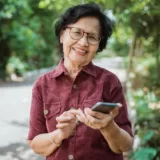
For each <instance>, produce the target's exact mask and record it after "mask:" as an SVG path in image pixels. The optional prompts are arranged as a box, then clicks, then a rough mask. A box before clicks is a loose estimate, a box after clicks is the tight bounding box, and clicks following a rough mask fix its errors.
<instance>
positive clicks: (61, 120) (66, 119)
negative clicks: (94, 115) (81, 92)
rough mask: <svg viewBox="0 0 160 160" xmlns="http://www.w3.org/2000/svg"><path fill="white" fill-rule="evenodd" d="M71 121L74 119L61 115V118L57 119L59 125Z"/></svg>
mask: <svg viewBox="0 0 160 160" xmlns="http://www.w3.org/2000/svg"><path fill="white" fill-rule="evenodd" d="M71 119H72V117H71V116H63V115H61V116H59V117H56V121H57V122H58V123H62V122H67V121H70V120H71Z"/></svg>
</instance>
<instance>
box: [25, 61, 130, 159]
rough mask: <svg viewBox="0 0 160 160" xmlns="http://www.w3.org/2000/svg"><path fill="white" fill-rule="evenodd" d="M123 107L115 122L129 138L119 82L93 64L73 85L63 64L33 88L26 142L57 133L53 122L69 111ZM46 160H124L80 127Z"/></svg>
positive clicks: (96, 134)
mask: <svg viewBox="0 0 160 160" xmlns="http://www.w3.org/2000/svg"><path fill="white" fill-rule="evenodd" d="M98 101H104V102H119V103H122V104H123V107H122V108H121V109H120V112H119V114H118V116H117V117H116V118H115V122H116V123H117V124H118V126H119V127H121V128H123V129H124V130H125V131H127V132H128V133H129V134H130V135H131V136H132V131H131V123H130V121H129V120H128V113H127V106H126V101H125V98H124V95H123V91H122V87H121V84H120V81H119V80H118V78H117V77H116V76H115V75H114V74H113V73H111V72H109V71H107V70H105V69H103V68H100V67H97V66H95V65H93V64H92V63H90V64H88V65H87V66H85V67H84V68H83V69H82V71H81V72H80V73H79V74H78V75H77V77H76V79H75V81H74V82H72V81H71V80H70V79H69V77H68V76H67V71H66V69H65V68H64V65H63V60H61V62H60V63H59V65H58V67H57V68H56V69H55V70H53V71H52V72H49V73H47V74H45V75H43V76H41V77H40V78H39V79H38V80H37V81H36V83H35V85H34V87H33V94H32V104H31V114H30V129H29V134H28V139H29V140H32V139H33V138H34V137H35V136H36V135H38V134H41V133H47V132H51V131H54V130H55V129H56V124H57V122H56V120H55V118H56V117H57V116H59V115H60V114H62V113H63V112H64V111H66V110H69V109H71V108H75V109H78V108H81V109H82V110H84V108H86V107H92V106H93V105H94V104H95V103H96V102H98ZM46 159H47V160H123V156H122V154H116V153H114V152H112V151H111V149H110V148H109V146H108V144H107V142H106V140H105V139H104V137H103V136H102V134H101V133H100V131H99V130H94V129H91V128H89V127H87V126H86V125H84V124H82V123H80V124H78V125H77V127H76V132H75V134H74V136H71V137H70V138H68V139H66V140H64V141H63V143H62V144H61V146H60V147H59V148H58V149H57V150H56V151H54V152H53V153H52V154H51V155H50V156H48V157H47V158H46Z"/></svg>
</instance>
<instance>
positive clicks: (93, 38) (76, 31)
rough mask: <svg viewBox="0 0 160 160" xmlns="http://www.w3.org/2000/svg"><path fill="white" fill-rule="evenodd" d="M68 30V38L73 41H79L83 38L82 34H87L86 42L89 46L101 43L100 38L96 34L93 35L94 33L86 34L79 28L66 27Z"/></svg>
mask: <svg viewBox="0 0 160 160" xmlns="http://www.w3.org/2000/svg"><path fill="white" fill-rule="evenodd" d="M66 28H69V29H70V32H69V34H70V37H71V38H72V39H74V40H79V39H81V38H82V37H83V35H84V33H86V34H87V40H88V43H89V44H93V45H94V44H98V43H99V42H100V41H101V37H100V36H99V35H98V34H94V33H87V32H84V31H83V30H82V29H80V28H76V27H66Z"/></svg>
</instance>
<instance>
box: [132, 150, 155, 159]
mask: <svg viewBox="0 0 160 160" xmlns="http://www.w3.org/2000/svg"><path fill="white" fill-rule="evenodd" d="M156 154H157V151H156V150H155V149H154V148H140V149H139V150H138V151H136V152H135V153H134V155H133V156H132V157H131V160H153V158H154V157H155V155H156Z"/></svg>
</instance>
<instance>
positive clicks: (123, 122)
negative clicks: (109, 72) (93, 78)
mask: <svg viewBox="0 0 160 160" xmlns="http://www.w3.org/2000/svg"><path fill="white" fill-rule="evenodd" d="M110 102H115V103H121V104H122V107H121V108H120V110H119V114H118V115H117V116H116V117H115V122H116V123H117V125H118V126H119V127H120V128H122V129H124V130H125V131H126V132H128V133H129V134H130V135H131V136H132V137H133V133H132V127H131V122H130V120H129V118H128V108H127V103H126V100H125V96H124V93H123V89H122V85H121V83H120V81H118V84H116V85H111V90H110Z"/></svg>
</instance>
